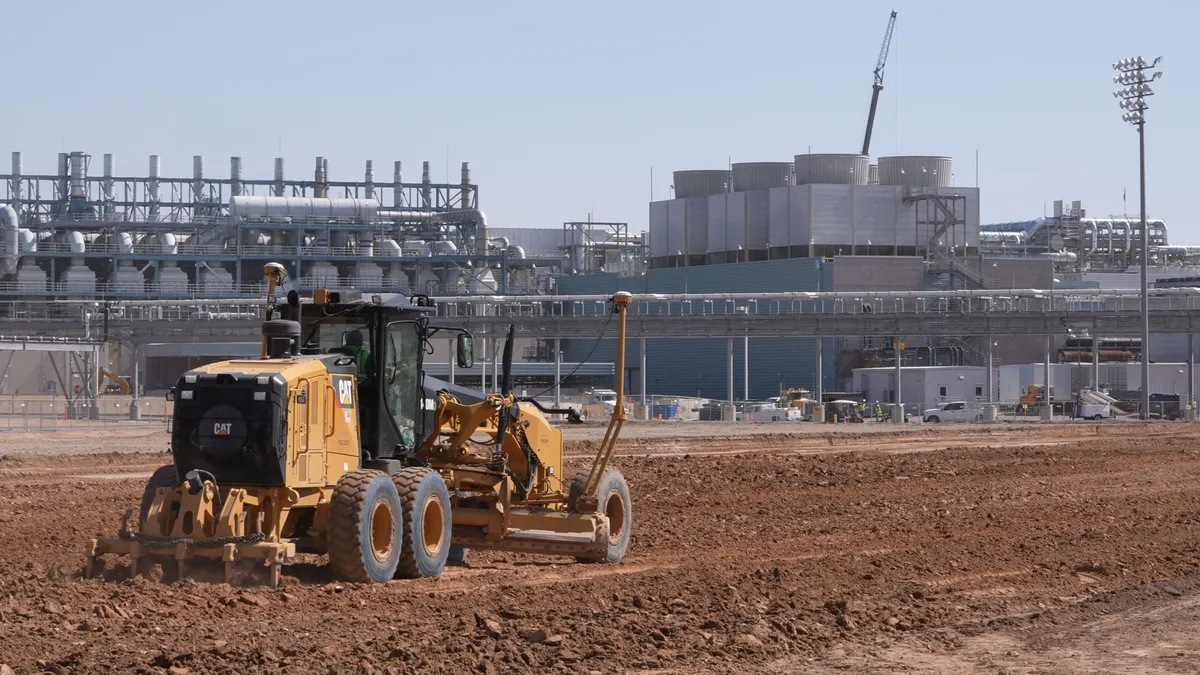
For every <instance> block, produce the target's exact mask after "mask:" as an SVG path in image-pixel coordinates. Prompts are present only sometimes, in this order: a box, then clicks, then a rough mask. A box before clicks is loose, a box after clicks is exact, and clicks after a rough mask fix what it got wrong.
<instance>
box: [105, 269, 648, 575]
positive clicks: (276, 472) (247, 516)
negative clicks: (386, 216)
mask: <svg viewBox="0 0 1200 675" xmlns="http://www.w3.org/2000/svg"><path fill="white" fill-rule="evenodd" d="M265 271H266V273H267V275H268V277H269V279H270V289H269V291H268V306H267V310H266V313H267V316H266V320H265V321H264V322H263V326H262V334H263V349H262V355H261V358H259V359H249V360H236V361H225V362H221V363H214V364H211V365H207V366H204V367H201V368H197V369H195V370H192V371H189V372H187V373H185V374H184V375H183V376H181V377H180V379H179V381H178V383H177V384H176V385H175V387H173V388H172V390H171V392H170V393H169V394H168V397H169V398H171V399H172V400H173V401H174V414H173V416H172V418H171V427H170V434H171V453H172V457H173V460H174V461H173V463H172V464H169V465H167V466H164V467H162V468H160V469H159V470H157V471H156V472H154V474H153V475H152V476H151V478H150V479H149V481H148V482H147V483H146V487H145V491H144V494H143V496H142V501H141V505H140V509H139V510H138V512H137V516H136V520H135V521H133V522H130V521H131V520H132V519H133V510H132V509H130V510H129V512H127V513H126V515H125V523H124V524H123V525H122V527H121V529H120V531H119V534H118V536H116V537H112V538H100V539H94V540H92V541H91V543H90V547H89V550H88V561H87V566H86V569H85V575H86V576H92V575H95V574H97V573H99V572H100V571H102V570H103V567H104V562H103V560H102V556H104V555H105V554H119V555H125V556H128V557H129V559H130V573H131V574H137V573H138V572H139V570H142V569H145V566H146V565H148V564H151V563H155V562H157V563H164V571H165V572H166V571H169V572H176V571H177V573H178V575H179V576H181V577H182V576H184V575H186V574H187V573H188V569H187V568H188V564H189V561H191V560H193V559H198V558H204V559H216V560H220V561H224V568H225V578H226V581H227V582H228V581H231V580H232V578H233V574H234V569H235V565H236V564H237V563H238V562H239V561H242V560H250V561H257V562H258V563H260V564H263V565H265V566H266V567H267V568H268V570H269V578H270V583H271V585H272V586H276V585H278V583H279V580H280V574H281V566H282V565H283V564H285V563H286V562H287V561H288V560H289V559H291V558H292V557H293V556H294V555H296V554H297V553H302V552H309V553H319V554H326V555H328V557H329V566H330V569H331V571H332V573H333V577H334V578H335V579H338V580H344V581H351V582H375V583H381V582H386V581H388V580H390V579H392V578H395V577H403V578H416V577H427V576H435V575H438V574H440V573H441V571H442V569H443V567H444V566H445V565H446V563H447V560H448V559H450V558H451V556H452V555H453V556H455V557H458V558H461V557H462V556H464V555H465V551H467V550H469V549H471V548H475V549H501V550H508V551H519V552H525V553H534V554H552V555H565V556H573V557H575V558H576V559H577V560H579V561H581V562H604V563H615V562H617V561H619V560H620V559H621V558H622V556H623V555H624V554H625V551H626V549H627V547H628V546H629V536H630V531H631V530H630V528H631V526H632V520H631V517H632V512H631V503H630V497H629V488H628V486H627V484H626V482H625V479H624V477H622V476H621V474H620V473H619V472H618V471H617V470H616V469H614V468H610V467H608V466H607V464H608V460H609V457H610V455H611V453H612V450H613V446H614V444H615V443H616V440H617V436H618V435H619V433H620V430H621V426H622V424H623V423H624V421H625V410H624V408H623V407H622V406H617V407H616V409H615V410H614V412H613V415H612V418H611V419H610V421H609V425H608V431H607V433H606V434H605V438H604V441H603V442H602V443H601V445H600V448H599V450H598V452H597V454H596V457H595V458H594V461H593V462H592V463H591V466H590V467H589V468H587V469H586V470H584V471H581V472H579V473H578V474H576V475H575V476H573V477H567V476H564V475H563V471H564V469H563V442H562V432H561V431H560V430H559V429H557V428H556V427H555V426H554V425H553V424H551V423H550V422H549V420H548V419H547V417H546V415H552V414H559V415H572V414H573V411H571V410H568V409H562V410H559V409H552V408H547V407H545V406H544V405H543V404H541V403H539V402H538V401H536V400H533V399H523V398H519V397H516V396H514V395H513V394H512V392H511V391H509V385H508V383H509V381H510V375H511V367H512V327H511V326H510V328H509V339H508V342H507V343H506V345H505V350H504V375H503V384H502V386H501V391H499V392H493V393H486V394H485V393H483V392H478V391H473V390H468V389H464V388H460V387H455V386H453V385H450V384H449V383H447V382H444V381H441V380H436V379H433V378H431V377H428V376H426V375H425V374H424V372H423V368H422V359H423V357H424V355H425V354H427V353H431V352H432V349H431V347H430V340H431V339H432V337H433V336H434V335H436V334H438V333H442V334H450V333H453V334H454V345H455V352H456V354H455V355H454V357H453V358H455V359H456V363H457V365H458V367H460V368H464V369H465V368H470V367H471V366H472V365H473V357H472V353H473V346H472V337H471V335H470V334H468V333H466V332H465V331H462V330H461V329H457V328H439V327H437V326H435V325H432V323H431V322H430V319H429V315H430V312H431V310H432V307H431V304H432V303H430V302H429V301H428V298H425V297H423V296H413V297H401V296H391V295H374V296H370V297H369V298H363V297H361V295H360V294H358V293H357V292H353V291H343V292H336V291H328V290H318V291H316V292H315V293H314V294H313V299H312V302H308V303H304V304H303V305H302V304H301V303H300V301H299V298H298V296H297V295H296V293H295V292H294V291H292V292H290V293H289V294H288V296H287V303H286V305H284V306H282V307H281V306H277V305H276V304H275V302H274V296H275V290H276V288H277V286H278V284H279V283H281V282H282V281H283V278H284V268H283V267H282V266H281V265H279V264H277V263H271V264H268V265H267V266H266V270H265ZM631 299H632V296H631V295H630V294H628V293H618V294H616V295H615V296H613V299H612V311H613V312H614V313H615V314H616V318H617V319H618V336H617V337H618V340H617V344H618V356H617V364H616V365H617V368H616V378H617V390H618V391H622V390H623V376H624V368H623V365H624V356H625V354H624V347H625V339H624V338H625V312H626V308H627V306H628V305H629V302H630V301H631ZM281 316H282V317H286V318H280V317H281ZM172 561H173V562H172ZM176 566H177V567H176Z"/></svg>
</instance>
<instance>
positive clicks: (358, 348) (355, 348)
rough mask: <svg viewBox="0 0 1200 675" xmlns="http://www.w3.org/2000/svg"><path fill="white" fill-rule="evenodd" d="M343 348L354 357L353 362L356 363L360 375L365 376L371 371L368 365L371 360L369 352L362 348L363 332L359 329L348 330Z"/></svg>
mask: <svg viewBox="0 0 1200 675" xmlns="http://www.w3.org/2000/svg"><path fill="white" fill-rule="evenodd" d="M345 350H346V352H347V353H348V354H350V355H351V356H353V357H354V362H355V363H356V364H358V374H359V376H360V377H365V376H366V375H368V374H369V373H370V372H371V371H370V368H369V365H368V364H369V363H370V361H371V352H370V351H368V350H367V349H365V348H363V334H362V331H361V330H354V331H350V332H349V333H348V334H347V335H346V346H345Z"/></svg>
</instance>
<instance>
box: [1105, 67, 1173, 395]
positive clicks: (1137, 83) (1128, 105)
mask: <svg viewBox="0 0 1200 675" xmlns="http://www.w3.org/2000/svg"><path fill="white" fill-rule="evenodd" d="M1160 63H1162V57H1161V56H1157V57H1155V58H1154V61H1153V62H1149V63H1147V62H1146V59H1144V58H1142V57H1140V56H1135V57H1133V58H1129V59H1121V60H1120V61H1117V62H1116V63H1114V64H1112V67H1113V70H1115V71H1117V74H1116V75H1114V76H1113V82H1114V83H1116V84H1118V85H1120V86H1121V87H1122V88H1121V89H1118V90H1117V91H1114V92H1113V97H1114V98H1116V99H1117V100H1118V101H1119V103H1120V106H1121V109H1122V110H1124V111H1125V114H1124V115H1121V119H1122V120H1123V121H1125V122H1129V123H1130V124H1132V125H1133V126H1134V127H1136V128H1137V132H1138V167H1139V181H1140V189H1139V195H1138V196H1139V198H1140V200H1141V219H1142V406H1141V408H1142V409H1141V414H1140V415H1139V417H1141V418H1142V419H1148V418H1149V416H1150V290H1149V288H1150V286H1149V283H1148V279H1149V276H1150V230H1149V229H1148V228H1147V227H1146V110H1147V109H1148V108H1149V106H1147V105H1146V97H1148V96H1153V95H1154V90H1153V89H1151V88H1150V83H1151V82H1153V81H1154V80H1157V79H1158V78H1160V77H1162V71H1155V72H1154V73H1147V72H1146V71H1148V70H1153V69H1154V68H1157V67H1158V64H1160Z"/></svg>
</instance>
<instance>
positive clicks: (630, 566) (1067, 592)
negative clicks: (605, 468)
mask: <svg viewBox="0 0 1200 675" xmlns="http://www.w3.org/2000/svg"><path fill="white" fill-rule="evenodd" d="M862 427H865V428H862ZM598 433H599V431H598V430H597V429H596V428H591V427H588V428H583V429H573V430H571V431H570V432H569V433H568V438H569V439H570V440H569V441H568V448H567V450H568V454H569V456H570V457H571V458H573V460H574V461H575V462H576V463H583V462H584V461H585V458H586V457H587V456H588V453H589V451H591V450H592V449H594V447H595V445H596V443H597V439H598V437H599V435H598ZM165 448H166V438H165V434H164V433H163V432H162V431H161V430H150V429H144V428H138V427H123V428H108V429H96V430H84V431H80V430H76V431H70V432H58V433H45V434H30V435H23V434H14V433H5V434H0V542H2V544H3V545H2V546H0V663H3V664H8V665H9V666H10V667H11V668H12V669H13V670H14V671H15V672H16V673H18V674H23V673H28V672H43V671H48V672H53V673H99V672H152V673H174V674H176V675H179V674H182V673H208V672H214V673H245V672H287V673H328V672H336V673H391V672H394V673H463V672H480V673H506V672H512V673H518V672H519V673H528V672H569V673H589V672H598V673H628V672H635V673H696V672H700V673H752V672H753V673H761V672H766V673H795V672H811V673H835V672H837V673H843V672H852V673H894V672H900V673H977V672H978V673H1011V674H1016V673H1195V672H1200V637H1198V636H1200V631H1198V630H1197V629H1198V628H1200V555H1198V554H1200V546H1198V537H1200V486H1198V483H1197V481H1198V478H1200V425H1187V424H1182V423H1162V424H1157V425H1154V424H1151V425H1143V424H1135V423H1129V424H1109V423H1102V424H1062V425H1036V424H1029V425H1012V424H1009V425H993V426H978V425H962V426H958V427H951V426H942V427H930V426H921V425H913V427H912V428H908V429H904V430H903V431H897V430H894V429H891V428H889V427H887V426H885V425H878V426H876V425H860V427H859V428H856V427H849V428H843V427H839V428H837V429H831V428H828V427H812V426H807V425H806V426H805V427H804V428H802V429H801V428H799V427H790V426H788V425H762V426H753V427H751V426H732V425H725V426H720V425H691V426H673V425H669V424H668V425H662V424H655V425H631V426H630V427H629V430H628V433H627V434H626V436H625V438H624V440H622V442H621V443H620V446H619V450H618V456H617V457H616V459H615V460H614V461H615V464H616V466H617V467H618V468H620V469H621V471H622V472H624V474H625V476H626V477H627V479H628V480H629V483H630V487H631V490H632V494H633V499H634V505H633V506H634V535H633V541H632V543H631V546H630V550H629V554H628V555H627V557H626V558H625V560H624V561H623V562H622V563H620V564H618V565H614V566H594V565H581V564H576V563H574V562H573V561H571V560H569V559H565V558H557V559H553V558H552V559H546V558H541V559H539V558H533V557H529V556H521V555H513V554H495V553H493V554H483V555H474V554H473V557H472V559H471V561H470V563H469V566H466V567H452V568H447V570H446V571H445V573H444V574H443V575H442V576H441V577H440V578H437V579H427V580H421V581H396V582H393V583H390V584H386V585H383V586H357V585H353V584H335V583H333V582H332V580H331V578H330V575H329V573H328V571H327V570H326V568H325V566H324V565H322V564H320V562H319V559H316V558H313V559H311V560H310V559H305V560H302V561H299V562H297V563H296V564H294V565H290V566H287V567H285V572H284V584H283V586H282V587H281V588H280V589H278V590H271V589H269V588H267V587H265V586H259V585H253V583H252V582H253V580H252V579H251V580H249V582H250V584H249V585H238V586H235V587H230V586H227V585H224V584H220V583H210V582H206V581H202V580H201V581H196V580H187V581H184V582H181V583H174V584H166V583H162V582H161V581H159V580H158V579H157V577H158V576H159V573H160V572H159V571H158V570H155V571H152V573H151V578H145V577H139V578H137V579H134V580H128V579H126V576H127V569H126V568H124V567H123V565H122V563H121V562H120V561H117V560H113V561H111V562H110V563H109V564H110V568H109V570H108V572H107V578H106V579H97V580H82V579H80V578H78V572H79V570H80V568H81V566H82V563H83V556H84V547H85V544H86V541H87V539H88V538H90V537H91V536H93V535H96V534H105V535H112V534H113V533H115V532H116V529H117V527H118V524H119V520H120V517H121V515H122V514H123V513H124V512H125V510H126V509H127V508H129V507H131V506H134V505H135V504H136V502H137V499H138V497H139V496H140V494H141V489H142V484H143V482H144V480H145V477H146V476H148V475H149V473H150V471H152V470H153V469H154V468H155V467H157V466H160V465H162V464H164V463H166V462H167V461H168V456H167V455H166V454H165V452H164V451H165Z"/></svg>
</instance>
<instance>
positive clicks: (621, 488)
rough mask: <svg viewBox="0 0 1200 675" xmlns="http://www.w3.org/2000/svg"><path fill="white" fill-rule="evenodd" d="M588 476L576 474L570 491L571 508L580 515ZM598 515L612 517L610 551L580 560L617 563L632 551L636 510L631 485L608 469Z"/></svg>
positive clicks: (602, 482)
mask: <svg viewBox="0 0 1200 675" xmlns="http://www.w3.org/2000/svg"><path fill="white" fill-rule="evenodd" d="M587 477H588V472H587V471H586V470H585V471H580V472H579V473H577V474H575V478H574V479H573V480H572V481H571V486H570V488H569V489H568V491H567V508H569V509H570V510H572V511H576V512H578V511H579V498H580V497H582V496H583V488H584V483H586V482H587ZM596 501H597V511H598V512H599V513H603V514H605V515H607V516H608V550H607V551H606V552H604V553H601V554H595V555H586V556H576V557H575V559H576V560H578V561H579V562H581V563H616V562H620V561H621V558H624V557H625V551H626V550H627V549H628V548H629V534H630V532H631V531H632V529H631V528H632V527H633V507H632V504H631V502H630V501H629V484H628V483H626V482H625V476H622V475H621V472H620V471H617V470H616V469H612V468H608V469H605V470H604V473H603V474H601V475H600V484H599V485H598V486H597V488H596Z"/></svg>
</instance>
